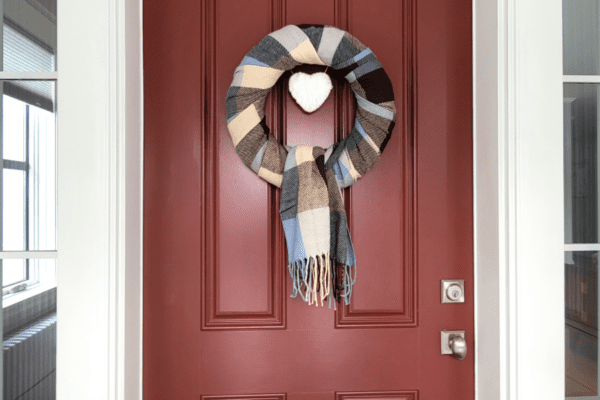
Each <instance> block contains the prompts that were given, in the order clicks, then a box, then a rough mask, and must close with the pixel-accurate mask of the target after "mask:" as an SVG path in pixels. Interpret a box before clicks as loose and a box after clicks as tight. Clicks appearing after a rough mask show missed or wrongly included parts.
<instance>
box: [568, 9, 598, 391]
mask: <svg viewBox="0 0 600 400" xmlns="http://www.w3.org/2000/svg"><path fill="white" fill-rule="evenodd" d="M599 46H600V3H599V2H598V1H597V0H563V74H564V75H563V117H564V134H563V137H564V207H565V221H564V224H565V225H564V229H565V231H564V232H565V245H564V268H565V271H564V272H565V309H564V312H565V374H566V376H565V387H566V393H565V396H566V397H567V398H582V397H583V398H586V399H589V398H594V399H596V398H598V397H597V396H598V395H599V394H600V393H599V387H598V372H599V370H598V311H599V310H598V254H599V252H600V162H599V157H600V140H598V133H599V132H600V131H599V127H600V101H599V100H600V58H599V57H600V53H599V51H598V48H599Z"/></svg>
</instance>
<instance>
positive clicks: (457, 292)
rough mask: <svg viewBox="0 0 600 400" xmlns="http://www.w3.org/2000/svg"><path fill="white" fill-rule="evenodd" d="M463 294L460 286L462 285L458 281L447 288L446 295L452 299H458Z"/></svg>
mask: <svg viewBox="0 0 600 400" xmlns="http://www.w3.org/2000/svg"><path fill="white" fill-rule="evenodd" d="M462 294H463V291H462V288H461V287H460V285H458V284H456V283H454V284H452V285H450V286H448V289H446V295H447V296H448V299H450V300H452V301H456V300H458V299H460V297H461V296H462Z"/></svg>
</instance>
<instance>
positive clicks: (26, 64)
mask: <svg viewBox="0 0 600 400" xmlns="http://www.w3.org/2000/svg"><path fill="white" fill-rule="evenodd" d="M3 8H4V25H3V31H2V34H3V40H2V44H3V50H4V51H3V56H4V58H3V60H4V63H3V64H4V65H3V70H4V71H54V70H55V68H56V0H5V1H4V2H3Z"/></svg>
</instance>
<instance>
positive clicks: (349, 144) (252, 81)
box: [226, 25, 396, 307]
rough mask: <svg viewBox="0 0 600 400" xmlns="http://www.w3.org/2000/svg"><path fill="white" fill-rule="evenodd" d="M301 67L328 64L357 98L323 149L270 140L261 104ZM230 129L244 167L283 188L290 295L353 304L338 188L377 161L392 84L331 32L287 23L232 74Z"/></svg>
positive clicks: (390, 115) (371, 60) (388, 127)
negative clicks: (334, 139) (344, 127)
mask: <svg viewBox="0 0 600 400" xmlns="http://www.w3.org/2000/svg"><path fill="white" fill-rule="evenodd" d="M300 64H317V65H327V66H329V67H331V68H332V69H333V70H334V71H333V74H334V75H336V76H343V77H345V78H346V79H347V80H348V82H350V85H351V88H352V91H353V92H354V95H355V97H356V106H357V107H356V118H355V122H354V126H353V127H352V130H351V132H350V133H349V134H348V135H347V136H346V137H345V138H344V139H343V140H341V141H340V142H338V143H336V144H334V145H333V146H331V147H329V148H328V149H323V148H321V147H318V146H305V145H298V146H295V147H293V148H290V147H287V146H284V145H282V144H280V143H279V142H278V141H277V140H276V139H275V138H274V137H272V136H271V135H269V128H268V126H267V125H266V122H265V113H264V104H265V99H266V97H267V94H268V92H269V91H270V90H271V87H273V86H274V85H275V83H276V82H277V80H278V79H279V77H280V76H281V75H282V74H283V73H284V72H285V71H286V70H290V69H292V68H294V67H296V66H297V65H300ZM226 102H227V128H228V129H229V133H230V134H231V138H232V140H233V144H234V146H235V150H236V152H237V153H238V155H239V156H240V158H241V159H242V162H243V163H244V164H245V165H246V166H247V167H249V168H250V169H252V170H253V171H254V172H255V173H257V174H258V176H260V177H261V178H263V179H265V180H266V181H267V182H269V183H271V184H273V185H275V186H277V187H280V188H281V203H280V210H279V213H280V215H281V219H282V222H283V228H284V232H285V238H286V243H287V250H288V260H289V265H288V268H289V272H290V276H291V277H292V280H293V293H292V297H296V296H297V294H298V293H299V294H300V296H301V297H302V299H303V300H304V301H306V302H308V303H309V304H312V303H315V304H316V305H318V300H320V302H321V305H323V300H324V299H328V302H329V307H331V300H332V297H333V299H334V302H333V303H334V307H335V303H336V302H339V301H341V299H342V298H343V299H344V302H345V303H346V304H349V302H350V296H351V294H352V285H353V284H354V282H355V280H356V259H355V255H354V248H353V246H352V240H351V238H350V232H349V230H348V221H347V219H346V213H345V211H344V202H343V199H342V192H341V189H343V188H346V187H348V186H350V185H352V184H353V183H354V182H356V180H358V178H360V177H362V176H363V175H364V174H365V173H366V172H367V171H368V170H369V169H370V168H372V167H373V166H375V164H377V162H378V161H379V158H380V156H381V153H382V152H383V150H384V148H385V146H386V144H387V142H388V140H389V139H390V135H391V132H392V130H393V128H394V122H395V118H396V107H395V104H394V93H393V90H392V83H391V81H390V79H389V78H388V76H387V74H386V73H385V71H384V70H383V68H382V66H381V64H380V63H379V61H378V60H377V57H375V54H373V52H372V51H371V50H370V49H369V48H367V47H366V46H365V45H363V44H362V43H361V42H359V41H358V40H357V39H356V38H354V37H353V36H351V35H350V34H349V33H348V32H345V31H343V30H340V29H338V28H335V27H333V26H323V25H300V26H295V25H288V26H285V27H284V28H282V29H279V30H277V31H275V32H272V33H270V34H269V35H268V36H266V37H265V38H264V39H262V40H261V41H260V43H259V44H258V45H257V46H255V47H254V48H253V49H252V50H250V52H249V53H248V54H247V55H246V56H245V57H244V59H243V60H242V63H241V64H240V65H239V66H238V67H237V68H236V69H235V72H234V75H233V82H232V83H231V86H230V88H229V90H228V92H227V100H226Z"/></svg>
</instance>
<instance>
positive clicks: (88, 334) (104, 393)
mask: <svg viewBox="0 0 600 400" xmlns="http://www.w3.org/2000/svg"><path fill="white" fill-rule="evenodd" d="M58 14H59V15H58V18H57V20H58V21H59V24H58V40H57V42H58V50H57V61H58V62H57V65H58V73H57V75H58V76H57V79H58V83H57V104H58V106H57V118H58V240H57V241H58V291H57V295H58V301H57V303H58V304H57V308H58V318H59V320H60V323H59V324H58V326H57V327H58V338H57V342H58V343H57V398H58V399H76V398H82V399H83V398H85V399H90V400H96V399H98V400H100V399H102V400H106V399H110V400H125V399H127V400H141V399H142V384H141V382H142V360H141V357H142V351H141V346H142V209H143V207H142V182H143V180H142V171H143V169H142V167H143V165H142V158H143V92H142V91H143V71H142V67H143V65H142V0H131V1H127V2H121V1H117V0H89V1H86V2H80V1H75V0H64V1H62V2H60V4H59V5H58ZM73 371H77V379H73Z"/></svg>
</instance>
